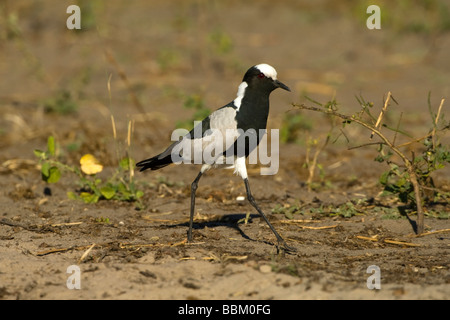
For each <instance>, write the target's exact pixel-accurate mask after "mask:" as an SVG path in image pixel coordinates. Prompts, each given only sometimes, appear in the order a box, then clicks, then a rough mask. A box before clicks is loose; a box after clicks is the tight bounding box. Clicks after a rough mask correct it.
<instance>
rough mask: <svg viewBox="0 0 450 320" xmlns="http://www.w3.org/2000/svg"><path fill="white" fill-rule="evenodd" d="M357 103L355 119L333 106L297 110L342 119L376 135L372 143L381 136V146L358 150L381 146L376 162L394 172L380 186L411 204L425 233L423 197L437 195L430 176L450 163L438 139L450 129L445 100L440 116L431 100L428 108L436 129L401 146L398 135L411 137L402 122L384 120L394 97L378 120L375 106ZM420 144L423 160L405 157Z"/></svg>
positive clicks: (390, 97) (344, 124) (449, 157)
mask: <svg viewBox="0 0 450 320" xmlns="http://www.w3.org/2000/svg"><path fill="white" fill-rule="evenodd" d="M357 99H358V102H359V103H360V106H361V108H362V109H361V111H360V112H359V113H357V114H353V115H345V114H341V113H338V112H337V108H336V104H333V103H328V104H326V105H325V106H322V105H320V108H317V107H310V106H306V105H303V104H302V105H298V104H294V106H296V107H298V108H300V109H306V110H312V111H317V112H321V113H325V114H327V115H331V116H334V117H337V118H340V119H342V120H343V121H342V124H343V126H346V125H348V124H352V123H356V124H358V125H360V126H362V127H363V128H366V129H368V130H370V131H371V132H372V134H371V136H370V139H372V137H373V136H377V137H378V138H379V139H380V140H379V141H377V142H369V143H366V144H363V145H361V146H358V147H356V148H359V147H363V146H369V145H377V146H379V149H378V150H379V155H378V156H377V158H376V160H377V161H380V162H387V163H388V164H389V165H390V170H389V171H387V172H385V173H383V174H382V176H381V178H380V182H381V183H382V184H383V185H384V187H385V192H389V193H394V194H397V195H398V196H399V198H400V200H401V201H403V202H407V203H409V204H410V205H411V206H414V207H415V209H416V212H417V222H416V228H415V231H416V232H417V233H418V234H421V233H423V231H424V209H423V206H424V205H427V197H424V196H423V195H424V193H425V191H427V190H431V191H433V193H435V192H436V191H437V190H436V189H435V188H434V185H433V184H432V180H431V179H430V178H431V177H430V174H431V173H432V172H434V171H436V170H438V169H441V168H443V167H444V166H445V164H446V163H449V162H450V161H449V160H450V155H449V151H448V149H447V147H445V146H444V145H442V144H441V143H440V142H439V141H440V137H439V135H438V133H444V132H445V131H446V130H448V129H450V123H446V122H445V121H444V120H443V118H444V117H443V116H442V117H440V115H441V110H442V106H443V104H444V101H445V100H444V99H442V100H441V104H440V106H439V108H438V112H437V114H436V115H434V114H433V112H432V108H431V103H430V97H429V99H428V101H429V103H428V105H429V110H430V114H431V118H432V122H433V128H432V129H431V130H430V132H429V133H428V134H427V135H426V136H424V137H420V138H413V139H412V140H410V141H409V142H407V143H404V144H401V145H397V143H396V138H397V134H403V135H405V136H407V137H410V136H409V135H407V134H406V133H405V132H403V131H401V130H400V129H399V128H400V120H401V118H400V120H399V121H398V124H397V127H396V128H391V127H389V126H387V125H382V120H383V117H384V116H385V114H386V112H387V108H388V106H389V102H390V100H391V99H392V101H394V102H396V101H395V100H394V98H393V97H392V95H391V93H390V92H389V93H388V95H387V98H386V100H385V103H384V106H383V108H382V110H381V112H380V115H379V116H378V118H375V117H374V116H373V115H372V114H371V112H370V109H371V108H372V106H373V105H372V104H370V103H366V102H365V101H364V99H362V98H357ZM333 106H334V108H333ZM440 119H441V120H440ZM381 128H387V129H389V130H390V131H392V132H394V137H393V138H392V139H389V138H388V137H387V136H386V135H385V133H384V132H382V131H381ZM418 142H422V144H423V145H424V146H425V150H424V151H423V152H422V154H421V155H420V156H419V157H416V156H415V155H414V152H412V158H408V156H407V155H406V154H405V151H403V149H404V147H406V146H409V145H411V144H413V143H418ZM353 148H355V147H353ZM385 149H387V152H385V151H384V150H385ZM394 154H395V155H396V156H397V157H398V158H399V159H400V161H401V162H400V163H394V162H393V161H392V160H391V156H392V155H394ZM441 194H442V193H441Z"/></svg>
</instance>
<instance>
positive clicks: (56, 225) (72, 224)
mask: <svg viewBox="0 0 450 320" xmlns="http://www.w3.org/2000/svg"><path fill="white" fill-rule="evenodd" d="M82 223H83V222H81V221H80V222H67V223H54V224H51V225H50V226H52V227H66V226H69V227H70V226H78V225H80V224H82Z"/></svg>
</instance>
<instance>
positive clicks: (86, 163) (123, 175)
mask: <svg viewBox="0 0 450 320" xmlns="http://www.w3.org/2000/svg"><path fill="white" fill-rule="evenodd" d="M34 154H35V155H36V156H37V157H38V158H39V162H40V164H41V175H42V180H44V181H45V182H47V183H57V182H58V181H59V180H60V179H61V177H62V173H64V172H68V173H71V174H74V175H75V176H76V177H77V178H78V181H77V183H78V185H79V186H80V189H79V192H73V191H69V192H68V193H67V196H68V197H69V198H70V199H78V200H82V201H84V202H85V203H97V202H98V201H99V200H118V201H129V202H136V203H137V205H138V207H141V206H142V204H141V202H140V199H141V197H142V196H143V195H144V193H143V192H142V191H141V190H139V189H138V188H137V186H136V183H135V181H134V179H133V173H132V172H133V171H132V170H133V168H134V161H133V160H132V159H131V158H129V157H124V158H123V159H121V160H120V162H119V166H118V168H116V170H115V172H114V174H113V175H112V176H111V177H109V178H108V179H101V178H99V177H97V174H98V173H100V172H101V171H102V170H103V166H102V165H101V164H100V163H99V162H98V160H97V159H96V158H95V157H94V156H92V155H90V154H88V155H84V156H83V157H82V158H81V160H80V167H78V166H69V165H66V164H64V163H62V162H61V161H60V160H59V157H58V152H57V147H56V143H55V139H54V137H53V136H50V137H49V138H48V140H47V150H46V151H41V150H35V151H34Z"/></svg>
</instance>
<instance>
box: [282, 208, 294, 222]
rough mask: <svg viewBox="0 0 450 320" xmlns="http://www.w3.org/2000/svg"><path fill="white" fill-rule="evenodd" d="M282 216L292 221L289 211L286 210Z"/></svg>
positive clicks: (292, 217)
mask: <svg viewBox="0 0 450 320" xmlns="http://www.w3.org/2000/svg"><path fill="white" fill-rule="evenodd" d="M284 216H285V217H286V219H289V220H291V219H294V215H293V214H292V211H291V210H286V211H285V212H284Z"/></svg>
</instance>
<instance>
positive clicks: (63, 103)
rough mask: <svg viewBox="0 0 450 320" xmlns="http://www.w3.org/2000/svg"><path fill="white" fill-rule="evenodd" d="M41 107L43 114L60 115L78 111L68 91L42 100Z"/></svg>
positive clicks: (62, 91) (61, 91) (59, 92)
mask: <svg viewBox="0 0 450 320" xmlns="http://www.w3.org/2000/svg"><path fill="white" fill-rule="evenodd" d="M42 105H43V106H44V111H45V112H48V113H58V114H62V115H67V114H71V113H75V112H76V111H77V110H78V104H77V103H76V102H75V101H74V99H73V98H72V94H71V93H70V91H67V90H60V91H58V92H56V94H55V95H54V96H53V97H50V98H48V99H46V100H44V101H43V102H42Z"/></svg>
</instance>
